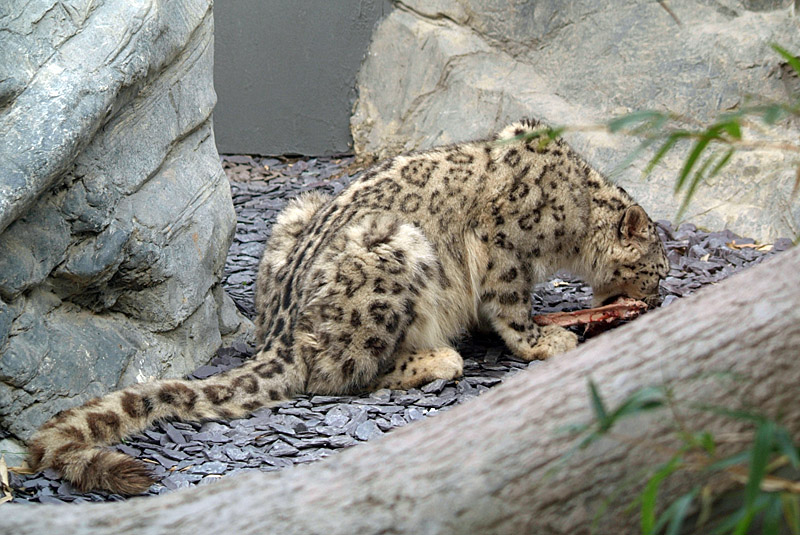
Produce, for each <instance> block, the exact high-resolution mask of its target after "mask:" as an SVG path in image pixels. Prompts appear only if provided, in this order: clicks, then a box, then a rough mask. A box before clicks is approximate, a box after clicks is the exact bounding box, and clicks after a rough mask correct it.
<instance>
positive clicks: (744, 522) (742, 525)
mask: <svg viewBox="0 0 800 535" xmlns="http://www.w3.org/2000/svg"><path fill="white" fill-rule="evenodd" d="M742 512H743V513H744V516H742V518H741V520H739V522H737V524H736V527H735V528H734V529H733V535H746V534H747V531H748V530H749V529H750V524H752V523H753V519H754V518H755V517H756V513H758V509H756V508H755V507H753V508H750V507H747V508H745V509H742Z"/></svg>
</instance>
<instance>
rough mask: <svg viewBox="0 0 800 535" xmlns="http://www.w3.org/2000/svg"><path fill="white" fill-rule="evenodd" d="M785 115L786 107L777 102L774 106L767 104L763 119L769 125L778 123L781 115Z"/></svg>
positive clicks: (762, 115)
mask: <svg viewBox="0 0 800 535" xmlns="http://www.w3.org/2000/svg"><path fill="white" fill-rule="evenodd" d="M783 115H784V108H783V106H781V105H778V104H775V105H772V106H766V107H765V108H764V109H763V111H762V114H761V120H762V121H764V122H765V123H766V124H768V125H773V124H775V123H777V122H778V121H779V120H780V118H781V117H783Z"/></svg>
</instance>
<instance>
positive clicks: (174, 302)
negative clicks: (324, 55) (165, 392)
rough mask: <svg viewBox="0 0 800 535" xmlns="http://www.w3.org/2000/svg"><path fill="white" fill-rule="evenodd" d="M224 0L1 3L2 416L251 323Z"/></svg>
mask: <svg viewBox="0 0 800 535" xmlns="http://www.w3.org/2000/svg"><path fill="white" fill-rule="evenodd" d="M211 4H212V2H211V0H171V1H166V0H107V1H106V2H99V3H98V2H93V1H92V0H74V1H71V2H55V1H52V0H33V1H30V0H10V2H6V3H4V5H3V6H2V7H0V35H2V38H0V56H2V57H3V58H4V61H2V62H0V131H2V132H3V136H0V431H3V430H4V433H3V434H7V433H9V432H10V433H11V434H12V435H15V436H16V437H18V438H23V439H24V438H27V436H29V435H30V434H31V432H32V431H33V430H34V429H35V428H36V427H38V425H39V424H41V423H42V422H43V421H44V420H46V419H47V418H48V417H49V416H51V415H52V414H53V413H55V412H57V411H58V410H61V409H64V408H66V407H71V406H74V405H77V404H79V403H81V402H83V401H86V400H88V399H89V398H91V397H93V396H97V395H100V394H103V393H105V392H107V391H109V390H112V389H116V388H119V387H121V386H124V385H127V384H131V383H133V382H135V381H143V380H146V379H149V378H151V377H163V376H181V375H185V374H186V373H187V372H190V371H191V370H193V369H194V368H196V367H197V366H198V365H200V364H203V363H205V362H207V361H208V359H209V358H210V357H211V356H212V355H213V354H214V352H215V350H216V349H217V347H218V346H219V345H220V343H221V342H222V339H223V337H227V338H233V337H246V336H247V333H248V332H250V330H249V329H250V327H251V326H250V325H249V322H247V320H243V319H242V318H241V317H240V316H239V315H238V314H237V313H236V310H235V306H234V305H233V303H232V301H231V300H230V298H228V297H227V296H226V295H225V294H224V292H223V291H222V288H221V287H220V278H221V276H222V270H223V266H224V262H225V257H226V253H227V250H228V246H229V244H230V240H231V238H232V233H233V230H234V228H235V224H236V217H235V213H234V211H233V204H232V202H231V194H230V190H229V186H228V182H227V179H226V177H225V174H224V173H223V171H222V167H221V165H220V160H219V155H218V154H217V151H216V147H215V144H214V134H213V130H212V123H211V112H212V110H213V107H214V104H215V101H216V97H215V94H214V90H213V85H212V62H213V17H212V9H211Z"/></svg>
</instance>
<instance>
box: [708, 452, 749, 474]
mask: <svg viewBox="0 0 800 535" xmlns="http://www.w3.org/2000/svg"><path fill="white" fill-rule="evenodd" d="M749 458H750V450H749V449H747V450H745V451H742V452H739V453H736V454H734V455H729V456H728V457H724V458H722V459H720V460H719V461H716V462H714V463H711V464H710V465H708V466H707V467H706V468H705V471H707V472H719V471H720V470H725V469H726V468H729V467H731V466H736V465H737V464H743V463H745V462H747V460H748V459H749Z"/></svg>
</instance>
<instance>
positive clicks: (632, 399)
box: [609, 386, 666, 421]
mask: <svg viewBox="0 0 800 535" xmlns="http://www.w3.org/2000/svg"><path fill="white" fill-rule="evenodd" d="M665 399H666V396H665V395H664V389H663V388H659V387H655V386H648V387H645V388H641V389H639V390H637V391H636V392H634V393H633V394H631V395H630V396H628V398H627V399H625V401H623V402H622V403H621V404H620V405H619V407H617V408H616V409H614V410H613V411H612V412H611V415H610V416H609V419H610V420H612V421H616V420H617V419H618V418H622V417H624V416H629V415H631V414H638V413H640V412H643V411H649V410H653V409H658V408H661V407H663V406H664V403H665Z"/></svg>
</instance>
